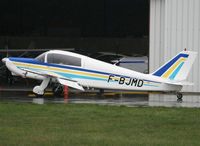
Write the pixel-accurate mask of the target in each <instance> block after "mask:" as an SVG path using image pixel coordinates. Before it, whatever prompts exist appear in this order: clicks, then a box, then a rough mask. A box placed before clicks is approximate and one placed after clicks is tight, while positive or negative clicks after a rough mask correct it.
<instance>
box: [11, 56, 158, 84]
mask: <svg viewBox="0 0 200 146" xmlns="http://www.w3.org/2000/svg"><path fill="white" fill-rule="evenodd" d="M9 59H10V60H11V61H15V62H21V63H31V64H36V65H44V66H50V67H58V68H64V69H71V70H78V71H85V72H90V73H98V74H103V75H114V76H117V77H121V76H123V75H118V74H113V73H105V72H100V71H94V70H89V69H82V68H75V67H70V66H63V65H57V64H50V63H43V62H38V61H37V60H35V59H34V58H17V57H9ZM84 77H85V76H84ZM123 77H125V78H132V77H129V76H123ZM91 78H93V77H91ZM98 80H100V79H99V78H98ZM102 80H103V79H102ZM106 81H107V80H106ZM144 81H148V82H153V83H160V82H157V81H151V80H144Z"/></svg>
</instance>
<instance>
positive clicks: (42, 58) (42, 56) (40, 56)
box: [35, 53, 46, 62]
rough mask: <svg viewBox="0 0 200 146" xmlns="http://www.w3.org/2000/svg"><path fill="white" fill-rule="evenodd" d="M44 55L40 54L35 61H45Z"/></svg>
mask: <svg viewBox="0 0 200 146" xmlns="http://www.w3.org/2000/svg"><path fill="white" fill-rule="evenodd" d="M45 54H46V53H42V54H41V55H39V56H38V57H36V58H35V60H37V61H39V62H44V61H45Z"/></svg>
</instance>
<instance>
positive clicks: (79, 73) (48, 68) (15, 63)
mask: <svg viewBox="0 0 200 146" xmlns="http://www.w3.org/2000/svg"><path fill="white" fill-rule="evenodd" d="M13 64H14V65H16V66H22V67H31V68H36V69H46V70H51V71H58V72H64V73H72V74H78V75H86V76H92V77H99V78H108V76H106V75H98V74H93V73H86V72H80V71H72V70H68V69H60V68H55V67H45V66H41V65H33V64H25V63H18V62H13Z"/></svg>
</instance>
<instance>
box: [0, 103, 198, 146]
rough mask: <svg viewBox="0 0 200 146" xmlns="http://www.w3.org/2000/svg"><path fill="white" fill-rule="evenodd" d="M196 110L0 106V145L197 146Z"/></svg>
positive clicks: (56, 105)
mask: <svg viewBox="0 0 200 146" xmlns="http://www.w3.org/2000/svg"><path fill="white" fill-rule="evenodd" d="M199 129H200V109H198V108H164V107H131V108H130V107H124V106H122V107H115V106H100V105H87V104H68V105H65V104H45V105H36V104H28V103H0V145H70V146H71V145H73V146H76V145H108V146H110V145H115V146H118V145H119V146H121V145H162V146H163V145H187V146H188V145H200V139H199V137H200V131H199Z"/></svg>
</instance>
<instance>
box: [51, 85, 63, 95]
mask: <svg viewBox="0 0 200 146" xmlns="http://www.w3.org/2000/svg"><path fill="white" fill-rule="evenodd" d="M53 93H54V95H55V96H58V97H60V96H62V94H63V86H54V87H53Z"/></svg>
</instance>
